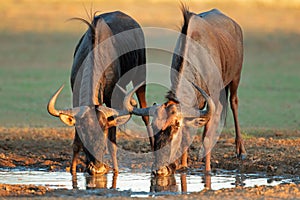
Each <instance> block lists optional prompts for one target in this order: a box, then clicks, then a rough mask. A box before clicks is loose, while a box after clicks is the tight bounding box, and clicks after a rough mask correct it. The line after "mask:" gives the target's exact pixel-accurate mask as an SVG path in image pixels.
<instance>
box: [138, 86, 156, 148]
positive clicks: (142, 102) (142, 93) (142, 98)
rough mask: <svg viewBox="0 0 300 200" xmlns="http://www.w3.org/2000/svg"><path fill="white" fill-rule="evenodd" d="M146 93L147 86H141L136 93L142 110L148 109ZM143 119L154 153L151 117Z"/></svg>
mask: <svg viewBox="0 0 300 200" xmlns="http://www.w3.org/2000/svg"><path fill="white" fill-rule="evenodd" d="M145 91H146V85H143V86H141V87H140V88H139V89H138V90H137V91H136V95H137V98H138V101H139V104H140V106H141V108H146V107H147V102H146V94H145ZM142 119H143V121H144V123H145V125H146V127H147V133H148V137H149V140H150V146H151V150H152V151H154V137H153V131H152V128H151V125H150V124H149V116H143V117H142Z"/></svg>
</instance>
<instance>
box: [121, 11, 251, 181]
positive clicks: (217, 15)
mask: <svg viewBox="0 0 300 200" xmlns="http://www.w3.org/2000/svg"><path fill="white" fill-rule="evenodd" d="M182 13H183V17H184V24H183V26H182V29H181V34H180V36H179V38H178V40H177V45H176V48H175V50H174V54H173V59H172V67H171V83H172V85H171V90H170V91H169V92H168V94H167V95H166V98H167V101H166V102H165V103H164V104H162V105H160V106H158V105H156V106H153V107H148V108H145V109H137V108H133V107H132V106H131V105H130V104H129V99H130V95H131V94H132V93H133V92H134V91H135V90H132V92H131V93H128V95H127V96H128V97H127V98H125V100H127V101H128V102H124V104H125V105H127V110H128V111H130V112H132V113H133V114H136V115H143V116H147V115H153V122H152V127H153V133H154V134H155V136H154V138H155V139H154V148H155V150H156V152H158V153H156V160H155V162H156V166H155V169H156V170H155V171H154V173H155V174H158V175H164V176H166V175H169V174H171V173H173V172H174V170H175V168H176V166H174V164H173V163H170V162H169V163H168V161H174V160H173V159H170V158H171V157H174V155H175V154H176V151H178V150H179V149H181V151H182V152H183V154H182V158H181V162H182V163H181V165H182V166H183V167H187V149H188V147H187V144H188V143H189V142H187V140H189V131H190V130H191V128H193V127H201V126H203V125H204V133H203V147H204V151H205V161H206V162H205V163H206V165H205V169H206V172H209V171H210V170H211V166H210V157H211V154H210V151H211V149H212V147H213V141H215V139H216V131H217V128H218V125H219V123H220V121H222V120H223V118H224V116H226V106H227V101H228V92H229V91H230V105H231V109H232V112H233V117H234V123H235V131H236V153H237V155H238V156H239V157H242V158H244V157H245V156H246V151H245V148H244V144H243V140H242V137H241V133H240V127H239V122H238V97H237V88H238V85H239V82H240V77H241V69H242V62H243V36H242V30H241V28H240V26H239V25H238V24H237V23H236V22H235V21H233V20H232V19H231V18H229V17H227V16H226V15H224V14H223V13H221V12H220V11H219V10H217V9H213V10H210V11H208V12H204V13H200V14H195V13H192V12H190V11H189V10H188V9H187V8H186V7H184V6H183V8H182ZM192 85H194V87H193V86H192ZM136 89H137V88H136ZM201 90H202V91H201ZM203 90H204V91H203ZM197 91H200V93H198V92H197ZM201 94H202V95H201ZM206 94H209V96H210V97H205V96H206ZM193 96H194V97H193ZM203 97H204V98H203ZM210 98H211V99H210ZM212 99H213V102H211V101H212ZM205 102H207V103H208V106H207V107H208V108H207V112H204V111H203V112H200V113H199V115H197V114H196V115H193V114H191V112H190V114H189V112H187V111H189V110H190V109H189V108H188V107H190V108H194V109H204V108H205ZM183 108H184V109H183ZM212 112H213V114H212ZM221 118H222V120H221ZM167 144H169V148H168V150H163V151H159V150H160V149H161V148H163V147H165V146H166V145H167ZM180 144H181V145H182V147H180Z"/></svg>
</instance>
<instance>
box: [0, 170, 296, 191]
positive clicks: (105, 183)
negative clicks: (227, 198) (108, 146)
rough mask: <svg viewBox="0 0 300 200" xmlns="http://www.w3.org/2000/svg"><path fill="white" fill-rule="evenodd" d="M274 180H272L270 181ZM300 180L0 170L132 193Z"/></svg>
mask: <svg viewBox="0 0 300 200" xmlns="http://www.w3.org/2000/svg"><path fill="white" fill-rule="evenodd" d="M270 180H272V181H270ZM294 181H298V182H299V178H294V177H270V176H267V175H264V174H241V173H237V172H236V171H226V170H220V171H218V172H216V173H215V174H213V175H204V174H203V173H202V172H199V171H192V170H191V171H189V172H187V173H182V174H175V175H172V176H170V177H152V176H151V174H150V173H146V172H144V173H134V172H128V171H123V172H120V173H119V175H117V174H115V175H114V174H112V173H108V174H107V175H104V176H89V175H87V174H85V173H77V176H73V177H72V176H71V175H70V173H68V172H46V171H12V170H7V169H5V170H4V169H3V170H2V171H1V169H0V183H4V184H33V185H44V186H47V187H49V188H51V189H79V190H91V189H97V188H104V189H108V191H107V192H108V193H109V192H110V191H109V189H110V188H112V189H114V190H116V191H119V192H123V191H130V193H131V195H135V196H140V195H141V194H142V195H161V194H162V193H164V194H166V193H169V194H180V193H190V192H199V191H202V190H204V189H211V190H219V189H223V188H233V187H237V186H239V187H240V186H242V187H254V186H256V185H257V186H259V185H268V186H275V185H278V184H280V183H290V182H294Z"/></svg>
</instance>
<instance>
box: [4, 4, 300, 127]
mask: <svg viewBox="0 0 300 200" xmlns="http://www.w3.org/2000/svg"><path fill="white" fill-rule="evenodd" d="M182 2H184V3H186V4H187V5H188V6H189V8H190V10H191V11H194V12H196V13H199V12H202V11H206V10H208V9H211V8H218V9H220V10H221V11H223V12H224V13H226V14H227V15H229V16H230V17H232V18H233V19H235V20H236V21H237V22H238V23H239V24H240V25H241V26H242V28H243V31H244V39H245V41H244V42H245V45H244V48H245V58H244V66H243V71H242V80H241V84H240V88H239V97H240V110H239V114H240V123H241V126H242V129H243V130H246V129H285V130H299V129H300V66H299V63H300V53H299V52H300V26H299V18H300V1H298V0H294V1H284V0H281V1H272V0H269V1H263V0H249V1H243V0H240V1H238V0H236V1H227V0H225V1H224V0H218V1H201V2H200V1H195V0H190V1H182ZM179 7H180V2H179V1H173V0H161V1H159V0H145V1H138V0H114V1H104V0H101V1H77V0H75V1H73V0H65V1H62V0H61V1H58V0H41V1H38V0H6V1H1V4H0V16H1V23H0V126H2V127H61V126H64V125H63V124H62V123H61V122H60V121H59V120H58V119H55V118H53V117H51V116H50V115H49V114H48V113H47V110H46V104H47V102H48V99H49V97H50V96H51V95H52V93H53V92H54V91H55V90H56V89H57V88H58V87H59V86H60V85H61V84H63V83H64V84H66V87H65V89H64V91H63V92H62V95H61V96H60V98H59V100H58V107H62V108H64V107H70V106H71V90H70V85H69V74H70V70H71V65H72V56H73V52H74V49H75V46H76V44H77V42H78V40H79V38H80V37H81V35H82V34H83V33H84V32H85V30H86V29H87V27H86V25H84V24H82V23H80V22H77V21H68V19H70V18H72V17H82V18H85V19H89V15H90V10H92V12H94V11H100V12H109V11H114V10H121V11H123V12H125V13H127V14H129V15H130V16H132V17H133V18H134V19H136V20H137V21H138V22H139V23H140V24H141V25H142V26H143V27H163V28H168V29H172V30H175V31H178V30H179V27H180V26H181V23H182V16H181V13H180V9H179ZM146 37H147V40H151V41H156V42H157V43H159V44H162V45H166V46H167V48H171V49H172V48H173V47H174V45H175V42H176V37H170V36H169V35H168V34H160V33H153V35H150V34H146ZM148 53H149V52H148ZM170 59H171V55H170V54H161V53H157V52H152V53H149V56H148V62H149V63H152V62H158V63H161V64H169V62H170ZM149 76H150V77H149V78H150V79H151V77H156V78H159V79H162V80H168V79H169V77H168V76H167V77H166V76H165V74H161V73H155V72H154V73H150V74H149ZM166 90H167V88H164V87H161V86H158V85H155V84H151V85H149V87H148V91H147V95H148V96H147V99H148V102H149V103H150V104H152V103H153V102H162V101H163V99H164V95H165V91H166ZM228 116H229V119H228V122H227V127H228V128H231V127H233V123H232V117H231V116H232V115H231V112H230V110H229V114H228Z"/></svg>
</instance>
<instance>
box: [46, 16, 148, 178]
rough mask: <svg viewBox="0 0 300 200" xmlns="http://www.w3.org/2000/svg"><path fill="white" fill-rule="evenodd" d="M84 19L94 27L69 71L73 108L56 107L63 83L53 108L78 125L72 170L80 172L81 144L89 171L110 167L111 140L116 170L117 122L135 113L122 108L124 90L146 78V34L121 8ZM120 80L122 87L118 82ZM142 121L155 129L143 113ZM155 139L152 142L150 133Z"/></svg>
mask: <svg viewBox="0 0 300 200" xmlns="http://www.w3.org/2000/svg"><path fill="white" fill-rule="evenodd" d="M76 19H78V18H76ZM79 20H81V21H83V22H84V23H86V24H87V25H88V26H89V28H88V30H87V31H86V32H85V33H84V35H83V36H82V37H81V39H80V40H79V43H78V44H77V46H76V49H75V53H74V58H73V66H72V71H71V77H70V78H71V87H72V93H73V108H70V109H63V110H58V109H56V108H55V102H56V99H57V97H58V95H59V93H60V92H61V90H62V87H61V88H60V89H59V90H58V91H57V92H56V93H55V94H54V95H53V97H52V98H51V99H50V100H49V103H48V112H49V113H50V114H51V115H53V116H56V117H59V118H60V119H61V120H62V121H63V122H64V123H65V124H67V125H70V126H73V125H75V139H74V143H73V158H72V166H71V173H72V174H75V173H76V160H77V159H78V154H79V151H80V150H81V149H83V151H84V152H85V155H86V165H87V172H88V173H90V174H105V173H107V171H108V170H109V167H108V166H107V165H106V164H104V162H103V155H104V153H105V151H106V146H108V150H109V153H110V154H111V157H112V163H113V170H114V172H115V173H117V172H118V162H117V157H116V151H117V150H116V126H118V125H120V124H123V123H125V122H126V121H128V120H129V118H130V115H129V113H128V112H124V111H122V101H123V98H124V96H125V94H124V92H123V91H122V90H124V88H126V85H127V84H128V83H129V82H130V81H132V83H133V85H134V86H136V85H138V84H140V83H142V82H144V81H145V79H146V66H145V63H146V54H145V41H144V34H143V31H142V29H141V27H140V26H139V24H138V23H137V22H136V21H135V20H134V19H132V18H131V17H130V16H128V15H126V14H124V13H122V12H120V11H116V12H111V13H104V14H101V15H98V16H94V18H93V21H92V22H91V23H89V22H87V21H86V20H83V19H79ZM126 73H131V76H130V77H131V78H132V79H130V80H129V79H122V78H121V77H122V76H123V75H124V74H126ZM117 84H118V86H119V87H115V86H116V85H117ZM145 89H146V86H145V85H143V86H141V87H140V88H139V89H138V90H137V91H136V95H137V97H138V101H139V104H140V106H141V107H142V108H144V107H146V106H147V105H146V99H145ZM133 103H135V104H136V102H133ZM104 104H105V105H104ZM143 121H144V123H145V125H146V126H147V131H149V132H148V134H151V132H150V131H151V128H150V127H149V126H148V124H149V123H148V122H149V117H148V116H143ZM107 138H108V140H107ZM150 143H151V146H153V142H151V137H150Z"/></svg>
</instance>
